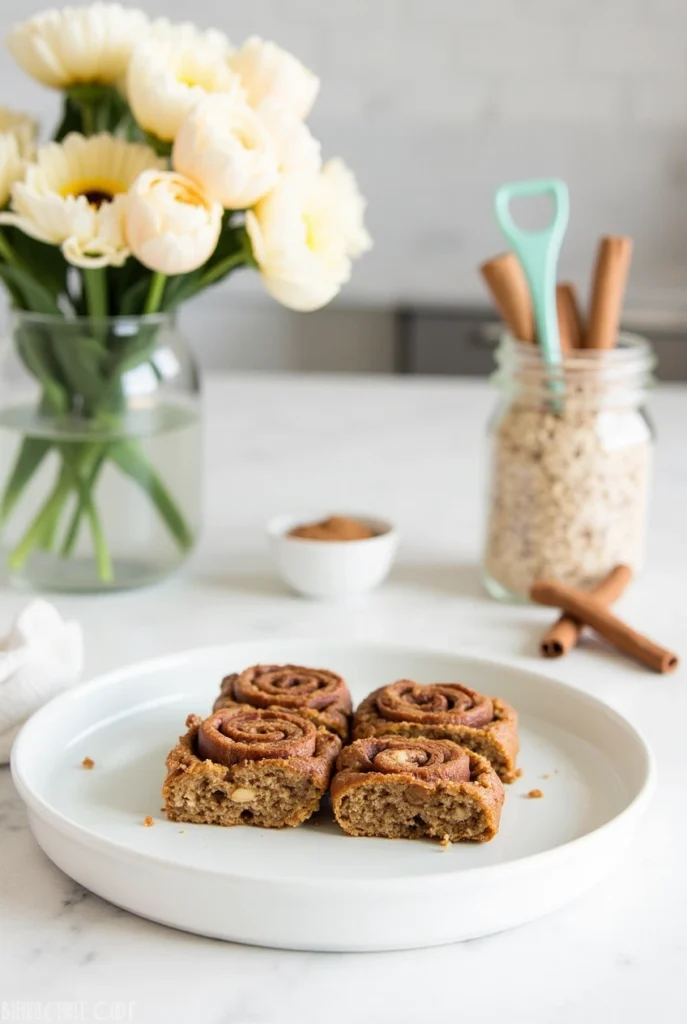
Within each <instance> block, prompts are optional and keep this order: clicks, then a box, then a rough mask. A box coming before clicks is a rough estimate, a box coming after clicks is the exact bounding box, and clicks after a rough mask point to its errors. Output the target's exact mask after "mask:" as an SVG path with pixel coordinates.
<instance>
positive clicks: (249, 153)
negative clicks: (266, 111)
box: [172, 93, 279, 210]
mask: <svg viewBox="0 0 687 1024" xmlns="http://www.w3.org/2000/svg"><path fill="white" fill-rule="evenodd" d="M172 164H173V166H174V169H175V170H177V171H179V172H180V173H181V174H185V175H186V177H187V178H191V179H192V180H193V181H195V182H196V184H197V185H199V186H200V188H202V189H203V191H204V192H205V194H206V195H207V196H208V197H209V198H210V199H213V200H214V201H215V202H218V203H221V205H222V206H223V207H224V208H225V209H226V210H245V209H246V207H248V206H253V205H254V204H255V203H257V201H258V200H259V199H262V197H263V196H264V195H266V193H267V192H269V191H270V189H272V188H274V186H275V185H276V183H277V179H278V177H279V164H278V161H277V155H276V151H275V148H274V146H273V144H272V140H271V137H270V134H269V132H268V130H267V127H266V126H265V124H264V123H263V121H262V120H261V118H260V117H258V115H257V114H256V113H255V111H254V110H253V109H252V108H251V107H249V106H248V104H247V103H246V102H245V101H244V100H240V99H239V100H237V99H236V98H235V97H234V96H231V95H228V94H223V93H215V94H213V95H212V96H206V97H205V98H204V99H202V100H201V101H200V102H199V103H198V105H197V106H196V107H194V109H193V110H192V111H191V113H190V114H189V115H188V116H187V117H186V118H185V120H184V121H183V122H182V125H181V128H180V129H179V131H178V133H177V136H176V139H175V140H174V149H173V150H172Z"/></svg>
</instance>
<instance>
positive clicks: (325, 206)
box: [309, 157, 372, 260]
mask: <svg viewBox="0 0 687 1024" xmlns="http://www.w3.org/2000/svg"><path fill="white" fill-rule="evenodd" d="M366 206H367V204H366V202H365V200H364V199H363V197H362V195H361V194H360V189H359V188H358V182H357V181H356V180H355V175H354V174H353V171H352V170H351V169H350V168H349V167H347V166H346V164H345V163H344V162H343V160H341V159H339V158H338V157H336V158H335V159H333V160H328V161H327V163H326V164H325V165H324V167H323V168H322V173H321V174H320V176H319V178H318V179H317V183H316V186H315V188H314V190H313V193H312V196H311V200H310V214H309V216H310V221H311V223H312V225H313V226H314V227H313V230H316V231H317V232H318V234H319V237H320V244H321V245H322V246H325V245H328V246H331V247H332V249H333V250H334V251H338V249H339V247H340V246H343V247H344V249H345V252H346V255H347V256H348V257H349V258H350V259H354V260H355V259H358V257H359V256H362V255H363V254H364V253H366V252H367V251H368V249H371V248H372V239H371V238H370V236H369V234H368V231H367V229H366V227H365V207H366Z"/></svg>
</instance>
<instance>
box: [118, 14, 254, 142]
mask: <svg viewBox="0 0 687 1024" xmlns="http://www.w3.org/2000/svg"><path fill="white" fill-rule="evenodd" d="M126 89H127V95H128V99H129V104H130V105H131V109H132V111H133V114H134V117H135V118H136V120H137V121H138V123H139V124H140V126H141V127H142V128H144V129H145V130H146V131H147V132H150V133H151V135H155V136H156V137H157V138H158V139H162V140H163V141H164V142H172V140H173V139H174V137H175V136H176V134H177V132H178V131H179V127H180V125H181V123H182V122H183V120H184V118H185V117H186V115H187V114H189V113H190V111H191V110H192V109H193V108H194V107H195V106H196V104H197V103H198V102H199V101H200V100H201V99H203V97H204V96H206V95H207V94H208V93H215V92H221V93H228V94H229V95H232V96H234V97H235V98H236V99H243V96H244V93H243V89H242V87H241V83H240V80H239V77H238V75H236V74H235V73H234V72H233V71H232V70H231V68H230V66H229V43H228V41H227V39H226V37H225V36H223V35H222V34H221V33H219V32H214V31H210V32H200V31H199V30H198V29H194V28H193V26H191V25H186V24H184V25H168V24H166V23H165V24H163V25H162V26H159V25H158V26H157V27H154V28H153V34H152V36H151V37H150V38H149V39H147V40H146V42H145V43H144V44H143V45H142V46H140V47H137V48H136V50H135V51H134V54H133V57H132V58H131V62H130V64H129V70H128V73H127V84H126Z"/></svg>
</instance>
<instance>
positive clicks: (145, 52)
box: [0, 2, 370, 580]
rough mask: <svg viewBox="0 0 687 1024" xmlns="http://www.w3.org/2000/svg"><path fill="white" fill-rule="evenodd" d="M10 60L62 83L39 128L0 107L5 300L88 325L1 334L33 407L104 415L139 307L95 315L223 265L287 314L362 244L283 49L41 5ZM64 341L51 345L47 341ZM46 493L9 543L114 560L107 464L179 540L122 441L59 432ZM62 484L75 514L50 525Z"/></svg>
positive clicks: (156, 302)
mask: <svg viewBox="0 0 687 1024" xmlns="http://www.w3.org/2000/svg"><path fill="white" fill-rule="evenodd" d="M8 45H9V49H10V51H11V53H12V55H13V56H14V58H15V59H16V60H17V62H18V63H19V64H20V65H21V67H22V68H23V69H24V70H25V71H26V72H27V73H28V74H29V75H31V76H33V77H34V78H35V79H37V80H38V81H39V82H41V83H43V84H44V85H45V86H47V87H49V88H51V89H57V90H59V91H61V92H62V94H63V115H62V119H61V121H60V124H59V125H58V127H57V129H56V131H55V134H54V139H53V141H51V142H48V143H47V144H46V145H43V146H39V147H37V144H36V125H35V123H34V122H33V120H32V119H31V118H30V117H28V116H25V115H23V114H19V113H13V112H10V111H8V110H0V211H1V212H0V278H2V281H3V282H4V284H5V286H6V288H7V290H8V292H9V295H10V297H11V302H12V304H13V305H14V306H15V307H16V308H18V309H23V310H29V311H32V312H34V313H36V314H41V315H48V316H53V317H54V316H61V317H64V318H65V320H67V321H68V320H73V319H74V318H79V317H81V318H88V321H87V322H88V323H90V324H91V326H90V328H89V329H88V330H86V331H84V332H83V333H82V335H79V341H78V344H76V345H75V344H73V343H72V344H70V346H69V351H68V352H66V351H65V350H64V348H65V347H64V346H59V345H56V344H55V341H54V337H51V336H49V335H46V334H45V333H44V332H43V333H42V332H41V331H40V329H39V328H38V327H34V328H29V327H26V328H24V329H23V331H20V332H18V333H17V334H16V335H15V341H16V344H17V347H18V350H19V354H20V356H21V358H22V359H23V361H24V363H25V365H26V367H27V368H28V370H29V371H30V373H31V374H32V375H33V376H34V377H35V378H36V379H37V380H38V381H39V383H40V386H41V410H42V411H43V412H44V413H45V414H46V415H48V414H49V415H53V416H54V415H63V416H65V417H74V416H79V417H88V418H90V419H92V420H94V421H96V422H97V423H99V424H100V425H103V424H108V423H115V422H116V417H117V414H118V411H119V410H120V409H121V407H122V404H123V401H124V384H123V381H124V378H125V375H126V374H127V373H129V372H131V370H132V369H134V368H136V367H138V366H140V365H141V364H142V363H144V362H146V361H147V360H148V359H149V358H150V354H151V350H152V347H154V344H155V325H154V318H153V317H151V319H150V322H149V324H148V325H147V326H146V323H145V319H144V320H143V321H142V322H141V323H142V326H141V327H140V329H139V330H137V331H136V332H135V333H133V334H131V335H130V336H128V337H127V338H126V340H125V341H124V342H122V339H121V338H120V337H116V336H114V337H113V336H111V335H110V332H108V330H107V328H106V326H105V325H106V324H107V322H108V321H107V318H111V317H116V316H139V315H142V314H156V313H158V312H160V311H168V310H173V309H174V308H176V307H177V306H178V305H179V304H180V303H182V302H184V301H186V300H187V299H189V298H191V297H192V296H195V295H197V294H198V293H199V292H200V291H202V290H203V289H205V288H207V287H209V286H210V285H213V284H215V283H217V282H218V281H221V280H223V279H224V278H225V277H227V275H229V274H230V273H232V271H234V270H236V269H237V268H239V267H252V268H257V270H258V272H259V274H260V277H261V279H262V281H263V283H264V285H265V288H266V289H267V291H268V292H269V293H270V294H271V295H272V296H274V298H276V299H277V300H278V301H279V302H281V303H283V304H284V305H286V306H288V307H290V308H292V309H296V310H303V311H306V310H313V309H317V308H319V307H321V306H323V305H325V304H326V303H328V302H329V301H330V300H331V299H332V298H333V297H334V296H335V295H336V294H337V293H338V291H339V290H340V289H341V287H342V285H343V284H344V283H345V282H346V281H347V280H348V279H349V277H350V273H351V266H352V261H353V260H354V259H355V258H357V257H359V256H360V255H362V254H363V253H364V252H365V251H366V250H367V249H368V248H369V246H370V239H369V236H368V233H367V231H366V229H365V226H364V206H365V204H364V201H363V199H362V197H361V195H360V193H359V190H358V187H357V184H356V181H355V178H354V176H353V174H352V173H351V171H350V170H349V169H348V168H347V167H346V165H345V164H344V162H343V161H342V160H340V159H332V160H328V161H327V162H323V161H322V157H321V153H320V145H319V143H318V142H317V140H316V139H315V138H313V136H312V134H311V133H310V130H309V129H308V127H307V124H306V121H305V119H306V118H307V116H308V113H309V112H310V110H311V108H312V106H313V103H314V101H315V98H316V96H317V92H318V89H319V81H318V79H317V78H316V77H315V75H314V74H313V73H312V72H311V71H309V70H308V69H307V68H306V67H304V66H303V64H301V63H300V61H299V60H297V58H296V57H294V56H293V55H291V54H290V53H287V52H286V51H284V50H282V49H280V48H279V47H278V46H277V45H275V44H274V43H271V42H264V41H262V40H261V39H258V38H251V39H249V40H248V41H247V42H245V43H244V44H243V46H241V47H240V48H238V49H235V48H233V47H232V46H231V45H230V44H229V41H228V40H227V38H226V37H225V36H224V35H223V34H222V33H221V32H218V31H214V30H210V31H200V30H199V29H197V28H195V27H194V26H193V25H191V24H187V23H185V24H171V23H170V22H168V21H167V20H164V19H161V20H158V21H152V22H151V21H150V20H149V19H148V17H147V16H146V15H145V14H144V13H143V12H141V11H138V10H135V9H133V8H128V7H123V6H121V5H120V4H117V3H100V2H98V3H94V4H92V5H90V6H87V7H65V8H63V9H62V10H49V11H47V12H46V13H44V14H41V15H38V16H36V17H34V18H31V19H30V20H29V21H28V22H26V23H24V24H21V25H17V26H16V27H15V28H14V30H13V31H12V32H11V34H10V37H9V40H8ZM57 349H61V350H59V351H58V350H57ZM55 447H58V446H55V445H52V444H51V443H49V442H48V441H46V440H43V439H38V438H32V437H28V436H27V437H26V438H25V439H24V442H23V444H22V446H21V449H20V451H19V454H18V457H17V459H16V463H15V465H14V467H13V470H12V472H11V474H10V477H9V479H8V481H7V483H6V486H5V491H4V494H3V497H2V502H1V505H0V515H1V516H2V519H3V520H4V521H6V520H7V519H8V517H9V516H10V515H11V514H12V511H13V509H14V508H15V506H16V503H17V501H18V499H19V497H20V495H21V494H22V492H23V490H24V488H25V487H26V485H27V483H28V482H29V481H30V479H31V478H32V476H33V474H34V473H35V472H36V471H37V469H38V467H39V466H40V465H41V463H42V461H43V459H44V458H45V457H46V455H47V454H48V452H49V451H50V450H51V449H52V448H55ZM58 454H59V456H60V458H61V469H60V472H59V475H58V477H57V480H56V482H55V488H54V490H53V492H52V493H51V494H50V495H49V497H48V499H47V501H46V503H45V505H44V507H43V508H42V509H40V510H39V512H38V514H37V516H36V518H35V520H34V521H33V522H32V523H31V524H29V527H28V529H27V531H26V533H25V535H24V536H23V538H22V539H21V540H20V542H19V543H18V544H17V546H16V547H15V549H14V551H13V552H12V553H11V555H10V564H11V565H13V566H14V568H17V567H18V566H20V565H21V564H22V562H23V561H24V560H25V559H26V558H27V557H28V556H29V555H30V554H31V552H32V550H33V549H34V547H35V546H36V545H41V546H43V547H47V548H50V546H51V545H52V546H54V545H60V546H61V550H62V551H63V553H64V554H69V551H70V546H71V545H72V544H73V541H74V538H75V536H76V533H77V532H78V528H79V523H80V521H81V519H82V518H83V519H84V520H85V522H87V523H88V524H89V525H90V528H91V532H92V535H93V542H94V546H95V551H96V557H97V562H98V568H99V572H100V575H101V578H102V579H103V580H108V579H109V578H111V575H112V566H111V564H110V561H109V557H108V553H107V543H106V538H105V537H104V536H103V535H102V530H101V528H100V523H99V517H98V511H97V508H96V505H95V498H94V495H95V487H96V483H97V480H98V476H99V473H100V472H101V470H102V467H103V465H104V464H105V463H106V462H111V463H114V464H115V465H116V466H117V468H118V469H119V470H121V472H123V473H124V474H127V475H129V476H130V477H131V478H132V479H133V480H134V481H135V482H136V483H137V485H139V486H141V487H143V488H144V489H145V490H146V491H147V493H148V494H149V496H150V498H151V500H152V501H153V502H154V504H155V505H156V507H157V509H158V511H159V513H160V515H161V516H162V518H163V520H164V522H165V523H166V525H167V527H168V528H169V530H170V531H171V533H172V534H173V536H174V537H175V539H176V541H177V542H178V544H179V545H180V546H182V547H183V546H185V545H186V546H188V545H190V543H191V538H190V537H189V532H188V529H187V527H186V524H185V523H184V521H183V518H182V517H181V515H180V513H179V510H178V509H177V508H176V507H175V504H174V501H173V499H172V498H171V495H170V494H169V493H168V491H167V490H166V488H165V486H164V483H163V481H161V480H160V479H159V478H157V477H156V475H155V472H154V469H153V467H152V466H150V465H149V464H147V463H146V461H145V457H144V454H143V452H142V451H141V450H140V447H139V446H137V444H136V442H135V440H132V441H121V440H117V441H116V442H113V443H111V444H104V445H103V444H88V443H83V444H80V445H74V444H72V445H64V446H61V447H59V451H58ZM69 499H71V503H72V504H73V503H74V501H76V511H75V512H73V513H72V517H71V522H69V523H67V524H66V530H65V531H61V521H62V517H63V514H64V511H65V508H66V507H67V503H68V501H69Z"/></svg>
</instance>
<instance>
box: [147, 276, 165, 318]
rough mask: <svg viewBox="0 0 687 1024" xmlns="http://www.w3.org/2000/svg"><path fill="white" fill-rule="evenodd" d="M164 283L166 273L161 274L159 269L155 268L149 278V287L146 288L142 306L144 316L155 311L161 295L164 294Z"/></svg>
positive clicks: (160, 300) (158, 306) (157, 308)
mask: <svg viewBox="0 0 687 1024" xmlns="http://www.w3.org/2000/svg"><path fill="white" fill-rule="evenodd" d="M166 284H167V275H166V274H161V273H160V271H159V270H156V271H155V273H154V274H153V276H152V278H151V281H150V288H149V289H148V295H147V297H146V302H145V306H144V307H143V314H144V316H149V315H150V314H151V313H157V311H158V310H159V308H160V305H161V303H162V296H163V295H164V292H165V285H166Z"/></svg>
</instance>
